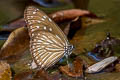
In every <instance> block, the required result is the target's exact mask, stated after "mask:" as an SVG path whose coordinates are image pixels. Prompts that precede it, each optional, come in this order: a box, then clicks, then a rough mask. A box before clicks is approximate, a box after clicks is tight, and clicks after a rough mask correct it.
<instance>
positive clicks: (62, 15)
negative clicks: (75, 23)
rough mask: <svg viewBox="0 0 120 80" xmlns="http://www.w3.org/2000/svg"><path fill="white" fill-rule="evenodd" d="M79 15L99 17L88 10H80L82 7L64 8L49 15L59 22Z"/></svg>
mask: <svg viewBox="0 0 120 80" xmlns="http://www.w3.org/2000/svg"><path fill="white" fill-rule="evenodd" d="M79 16H88V17H97V16H96V15H95V14H93V13H91V12H89V11H87V10H80V9H70V10H62V11H58V12H55V13H52V14H49V17H50V18H52V19H53V20H54V21H55V22H57V23H58V22H63V21H65V20H73V19H75V18H76V17H79Z"/></svg>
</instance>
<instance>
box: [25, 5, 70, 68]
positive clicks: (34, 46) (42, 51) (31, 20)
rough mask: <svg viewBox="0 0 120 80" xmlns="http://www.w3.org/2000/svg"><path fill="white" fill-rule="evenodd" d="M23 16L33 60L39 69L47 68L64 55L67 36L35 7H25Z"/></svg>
mask: <svg viewBox="0 0 120 80" xmlns="http://www.w3.org/2000/svg"><path fill="white" fill-rule="evenodd" d="M24 17H25V21H26V22H27V27H28V31H29V35H30V51H31V54H32V57H33V60H34V62H35V63H36V64H37V65H38V67H39V68H40V69H43V68H44V69H47V68H48V67H50V66H52V65H54V64H55V63H56V62H57V61H59V59H60V58H62V57H63V56H64V55H65V54H64V53H65V47H66V46H67V45H68V41H67V38H66V36H65V35H64V33H63V32H62V31H61V29H60V28H59V27H58V26H57V25H56V24H55V23H54V22H53V21H52V20H51V19H50V18H49V17H48V16H47V15H46V14H45V13H44V12H42V11H40V10H39V9H38V8H36V7H33V6H29V7H27V9H26V10H25V13H24Z"/></svg>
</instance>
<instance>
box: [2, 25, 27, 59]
mask: <svg viewBox="0 0 120 80" xmlns="http://www.w3.org/2000/svg"><path fill="white" fill-rule="evenodd" d="M28 48H29V35H28V31H27V28H25V27H21V28H18V29H16V30H15V31H13V32H12V33H11V34H10V35H9V37H8V39H7V40H6V42H5V43H4V45H3V46H2V48H1V50H0V59H2V60H7V59H10V60H12V59H13V60H16V59H17V58H18V57H20V56H21V55H22V54H23V53H24V52H25V51H26V50H27V49H28ZM10 60H9V61H10Z"/></svg>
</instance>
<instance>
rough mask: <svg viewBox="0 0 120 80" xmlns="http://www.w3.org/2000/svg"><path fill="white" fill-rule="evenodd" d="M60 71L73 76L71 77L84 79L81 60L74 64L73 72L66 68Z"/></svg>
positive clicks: (61, 67) (77, 59)
mask: <svg viewBox="0 0 120 80" xmlns="http://www.w3.org/2000/svg"><path fill="white" fill-rule="evenodd" d="M59 69H60V71H61V72H63V73H64V74H66V75H68V76H71V77H83V62H82V60H81V59H80V58H76V59H75V61H74V62H73V68H72V71H71V70H70V68H69V67H68V65H66V66H60V68H59Z"/></svg>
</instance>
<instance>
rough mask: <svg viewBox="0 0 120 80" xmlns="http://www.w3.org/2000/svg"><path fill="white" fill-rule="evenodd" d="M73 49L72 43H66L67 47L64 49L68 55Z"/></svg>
mask: <svg viewBox="0 0 120 80" xmlns="http://www.w3.org/2000/svg"><path fill="white" fill-rule="evenodd" d="M73 49H74V46H73V45H68V46H67V49H66V52H67V55H70V54H71V53H72V50H73Z"/></svg>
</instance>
